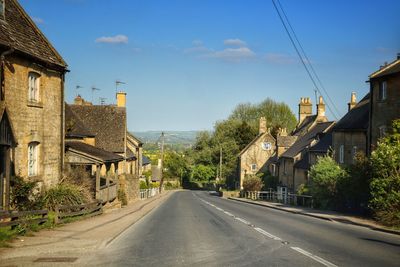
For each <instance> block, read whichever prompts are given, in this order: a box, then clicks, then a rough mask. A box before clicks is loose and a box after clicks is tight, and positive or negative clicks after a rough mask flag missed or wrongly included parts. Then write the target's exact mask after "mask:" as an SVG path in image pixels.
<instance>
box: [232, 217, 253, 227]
mask: <svg viewBox="0 0 400 267" xmlns="http://www.w3.org/2000/svg"><path fill="white" fill-rule="evenodd" d="M235 220H238V221H239V222H242V223H244V224H247V225H250V224H251V223H249V222H248V221H246V220H245V219H242V218H239V217H235Z"/></svg>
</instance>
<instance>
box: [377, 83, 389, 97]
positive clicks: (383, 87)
mask: <svg viewBox="0 0 400 267" xmlns="http://www.w3.org/2000/svg"><path fill="white" fill-rule="evenodd" d="M386 99H387V81H380V82H379V91H378V100H379V101H385V100H386Z"/></svg>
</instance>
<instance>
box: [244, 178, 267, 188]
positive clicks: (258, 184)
mask: <svg viewBox="0 0 400 267" xmlns="http://www.w3.org/2000/svg"><path fill="white" fill-rule="evenodd" d="M263 186H264V184H263V182H262V180H261V178H260V175H247V176H246V177H245V178H244V180H243V190H244V191H261V189H262V187H263Z"/></svg>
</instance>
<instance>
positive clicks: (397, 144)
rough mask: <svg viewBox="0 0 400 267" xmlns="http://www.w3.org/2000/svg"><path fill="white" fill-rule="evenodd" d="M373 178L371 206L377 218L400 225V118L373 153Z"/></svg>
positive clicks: (385, 222)
mask: <svg viewBox="0 0 400 267" xmlns="http://www.w3.org/2000/svg"><path fill="white" fill-rule="evenodd" d="M370 162H371V168H372V180H371V184H370V188H371V200H370V207H371V209H372V210H373V212H374V215H375V218H376V219H377V220H379V221H380V222H382V223H384V224H386V225H389V226H397V227H399V226H400V120H395V121H394V122H393V125H392V133H391V135H389V136H387V137H385V138H383V139H382V140H380V142H379V143H378V146H377V148H376V150H375V151H373V152H372V153H371V159H370Z"/></svg>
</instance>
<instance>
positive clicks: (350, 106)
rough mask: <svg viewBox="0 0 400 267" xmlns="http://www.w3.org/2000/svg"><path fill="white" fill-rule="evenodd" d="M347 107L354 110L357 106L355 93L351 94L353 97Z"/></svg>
mask: <svg viewBox="0 0 400 267" xmlns="http://www.w3.org/2000/svg"><path fill="white" fill-rule="evenodd" d="M347 105H348V106H349V110H348V111H350V110H352V109H353V108H354V107H355V105H357V99H356V93H355V92H351V97H350V102H349V103H347Z"/></svg>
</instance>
